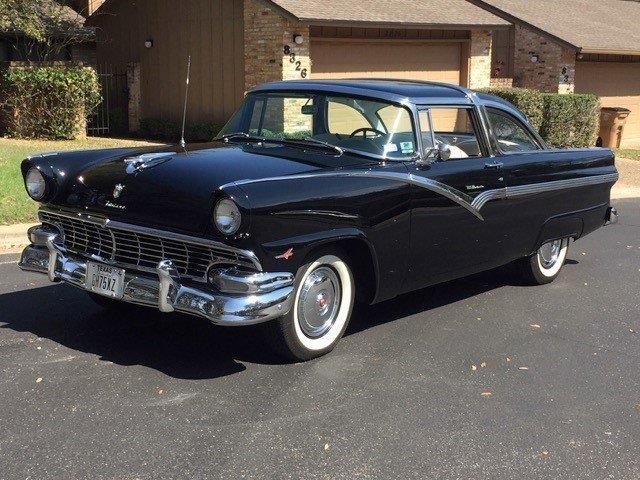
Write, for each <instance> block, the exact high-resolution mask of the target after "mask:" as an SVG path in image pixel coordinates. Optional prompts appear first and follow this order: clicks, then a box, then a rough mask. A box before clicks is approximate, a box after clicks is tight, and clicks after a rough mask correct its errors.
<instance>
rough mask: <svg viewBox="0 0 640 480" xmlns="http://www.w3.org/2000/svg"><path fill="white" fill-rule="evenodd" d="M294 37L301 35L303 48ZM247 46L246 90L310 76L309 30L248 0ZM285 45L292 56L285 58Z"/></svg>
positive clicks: (252, 0)
mask: <svg viewBox="0 0 640 480" xmlns="http://www.w3.org/2000/svg"><path fill="white" fill-rule="evenodd" d="M294 35H302V37H303V39H304V42H303V44H302V45H296V44H295V43H294V42H293V36H294ZM244 42H245V44H244V49H245V50H244V52H245V60H244V67H245V88H246V89H247V90H249V89H251V88H253V87H255V86H257V85H260V84H261V83H265V82H273V81H278V80H294V79H299V78H302V75H303V74H304V75H306V76H307V77H308V76H309V75H310V74H311V61H310V58H309V27H308V26H306V25H303V24H300V23H298V22H293V21H291V20H289V19H287V18H285V17H283V16H282V15H281V14H280V13H279V12H278V11H276V10H275V9H273V8H270V7H269V6H268V5H266V4H264V3H262V2H261V1H260V0H245V6H244ZM285 45H288V46H289V49H290V50H289V51H290V52H291V53H290V54H285V50H284V49H285ZM291 54H293V55H294V57H292V56H291ZM298 62H300V63H298Z"/></svg>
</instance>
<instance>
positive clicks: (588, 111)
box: [540, 93, 600, 148]
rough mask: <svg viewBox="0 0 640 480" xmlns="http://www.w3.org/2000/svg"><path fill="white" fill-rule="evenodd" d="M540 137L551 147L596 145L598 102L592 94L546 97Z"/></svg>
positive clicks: (550, 95)
mask: <svg viewBox="0 0 640 480" xmlns="http://www.w3.org/2000/svg"><path fill="white" fill-rule="evenodd" d="M542 97H543V101H544V122H543V123H542V128H541V129H540V134H541V135H542V137H543V138H544V139H545V140H546V141H547V143H549V144H550V145H553V146H554V147H558V148H579V147H590V146H593V145H595V143H596V139H597V138H598V128H599V126H600V101H599V99H598V97H597V96H596V95H591V94H560V93H545V94H543V96H542Z"/></svg>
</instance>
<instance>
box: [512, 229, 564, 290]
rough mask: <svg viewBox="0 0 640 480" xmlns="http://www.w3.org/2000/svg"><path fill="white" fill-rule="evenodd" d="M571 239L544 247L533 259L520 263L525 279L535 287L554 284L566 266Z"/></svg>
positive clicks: (556, 241) (524, 259)
mask: <svg viewBox="0 0 640 480" xmlns="http://www.w3.org/2000/svg"><path fill="white" fill-rule="evenodd" d="M568 248H569V239H568V238H562V239H558V240H554V241H553V242H548V243H545V244H544V245H542V246H541V247H540V248H539V249H538V251H537V252H536V253H535V254H533V255H532V256H531V257H527V258H523V259H522V260H521V261H520V266H521V270H522V273H523V276H524V277H525V279H526V280H527V281H529V282H531V283H533V284H535V285H544V284H547V283H551V282H553V281H554V280H555V279H556V278H557V277H558V275H559V274H560V270H562V267H563V265H564V261H565V259H566V258H567V250H568Z"/></svg>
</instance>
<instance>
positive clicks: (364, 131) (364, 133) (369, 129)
mask: <svg viewBox="0 0 640 480" xmlns="http://www.w3.org/2000/svg"><path fill="white" fill-rule="evenodd" d="M367 132H373V133H375V135H374V136H373V137H372V138H377V137H382V136H383V135H386V133H384V132H381V131H380V130H377V129H375V128H372V127H362V128H358V129H357V130H354V131H353V132H351V135H349V138H353V137H355V136H356V135H357V134H359V133H362V136H363V137H364V138H367Z"/></svg>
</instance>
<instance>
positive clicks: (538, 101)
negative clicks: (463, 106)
mask: <svg viewBox="0 0 640 480" xmlns="http://www.w3.org/2000/svg"><path fill="white" fill-rule="evenodd" d="M483 92H484V93H488V94H491V95H495V96H497V97H500V98H503V99H505V100H507V101H508V102H511V103H512V104H513V105H514V106H515V107H516V108H517V109H518V110H520V111H521V112H523V113H524V114H525V115H526V116H527V117H528V118H529V121H530V122H531V124H532V125H533V126H534V127H535V128H536V129H538V130H539V132H540V135H541V136H542V138H544V139H545V141H546V142H547V143H548V144H549V145H551V146H553V147H558V148H580V147H590V146H593V145H595V142H596V139H597V137H598V128H599V124H600V102H599V100H598V97H597V96H596V95H591V94H560V93H540V92H537V91H535V90H528V89H526V88H490V89H485V90H483Z"/></svg>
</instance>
